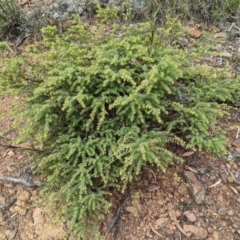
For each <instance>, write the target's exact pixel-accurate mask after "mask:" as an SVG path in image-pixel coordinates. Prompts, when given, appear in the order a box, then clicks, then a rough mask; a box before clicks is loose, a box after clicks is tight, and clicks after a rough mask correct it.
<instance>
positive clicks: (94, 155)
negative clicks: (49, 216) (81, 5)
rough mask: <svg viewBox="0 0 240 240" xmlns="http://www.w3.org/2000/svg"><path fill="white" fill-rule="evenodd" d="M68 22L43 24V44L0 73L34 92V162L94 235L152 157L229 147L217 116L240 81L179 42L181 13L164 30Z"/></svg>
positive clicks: (26, 136)
mask: <svg viewBox="0 0 240 240" xmlns="http://www.w3.org/2000/svg"><path fill="white" fill-rule="evenodd" d="M69 25H70V27H69V28H68V30H67V32H66V33H64V34H62V35H61V36H59V35H57V34H56V32H57V29H56V27H54V26H49V27H46V28H44V29H43V30H42V33H43V36H44V40H43V41H42V42H39V43H35V44H34V45H31V46H29V49H28V51H27V52H26V53H25V54H23V55H21V56H18V57H15V58H11V57H10V58H5V59H4V62H1V65H2V66H1V69H2V72H1V75H0V81H1V84H2V86H5V87H11V88H15V89H17V90H18V91H19V90H21V92H22V93H23V94H25V96H26V99H27V101H26V110H25V111H24V113H23V118H22V119H23V120H22V121H21V122H20V125H21V126H22V125H24V129H23V128H22V129H21V128H20V133H19V139H18V141H19V142H21V141H32V142H33V143H34V144H38V145H40V146H41V149H42V152H41V153H39V155H38V157H37V158H35V159H34V163H35V164H36V170H37V171H38V172H40V173H41V174H42V175H43V176H44V177H45V178H46V179H47V181H48V182H49V185H48V186H47V187H46V188H45V190H46V191H47V192H48V193H49V198H51V199H52V202H53V203H55V204H56V205H57V208H58V213H59V214H60V215H61V216H62V217H63V218H64V219H68V220H71V221H72V223H73V224H72V226H73V227H74V229H75V232H76V233H77V234H79V235H80V236H83V235H84V234H85V238H84V239H87V238H86V235H87V234H88V233H89V232H88V231H86V227H87V224H88V223H90V224H92V220H93V219H94V220H95V221H96V220H97V219H99V218H100V217H101V213H105V212H106V211H107V209H108V208H109V206H110V205H109V202H108V201H107V200H106V195H107V194H110V192H111V189H112V187H114V188H118V189H120V190H122V191H124V189H125V187H126V184H127V183H129V182H130V181H132V180H133V179H136V178H137V177H138V176H139V174H140V172H141V170H142V169H143V168H144V166H146V165H149V164H150V165H154V166H156V167H157V168H158V169H161V170H162V171H165V170H166V168H167V166H168V165H169V164H172V163H175V162H181V161H182V159H181V158H180V157H179V156H177V154H175V153H174V152H173V150H172V149H175V148H174V146H179V147H187V148H191V149H196V150H207V151H211V152H213V153H215V154H221V153H224V152H225V150H226V139H225V137H224V135H223V126H222V123H221V122H218V119H219V118H222V117H223V116H226V113H227V104H226V103H231V104H234V103H235V102H237V101H239V93H237V90H238V89H239V87H240V79H239V78H238V79H227V78H226V75H225V74H224V71H222V70H220V69H212V68H210V67H207V66H195V67H194V66H191V64H190V59H191V60H192V58H193V55H194V53H192V52H191V51H185V50H180V49H178V48H177V47H174V44H175V43H176V41H177V40H178V38H179V37H180V36H181V35H182V32H181V26H180V25H179V24H178V23H177V22H176V21H172V22H170V21H169V22H167V24H166V28H161V29H153V28H152V25H151V24H149V23H142V24H138V25H136V26H134V25H133V26H129V27H124V26H121V27H120V26H119V25H117V24H113V25H112V26H111V27H110V26H109V25H104V24H99V26H98V29H97V30H96V29H95V28H92V27H91V26H89V25H87V24H84V23H83V22H80V21H79V20H78V19H77V18H76V19H74V20H73V21H72V22H71V23H70V24H69ZM153 30H154V31H153ZM166 43H171V44H172V46H171V45H169V44H168V45H167V44H166ZM23 122H24V124H23ZM213 129H214V130H213ZM59 202H60V204H59ZM89 234H90V233H89ZM98 239H99V238H98Z"/></svg>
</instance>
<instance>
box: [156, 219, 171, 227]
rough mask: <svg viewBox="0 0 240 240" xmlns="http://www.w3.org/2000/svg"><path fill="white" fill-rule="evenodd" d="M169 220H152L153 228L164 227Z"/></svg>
mask: <svg viewBox="0 0 240 240" xmlns="http://www.w3.org/2000/svg"><path fill="white" fill-rule="evenodd" d="M168 222H169V218H159V219H157V220H156V221H155V222H154V228H155V229H160V228H163V227H165V226H166V225H167V224H168Z"/></svg>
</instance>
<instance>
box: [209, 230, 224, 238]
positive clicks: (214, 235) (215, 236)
mask: <svg viewBox="0 0 240 240" xmlns="http://www.w3.org/2000/svg"><path fill="white" fill-rule="evenodd" d="M211 237H212V239H213V240H221V239H222V238H221V237H220V233H219V232H217V231H214V232H213V234H212V236H211Z"/></svg>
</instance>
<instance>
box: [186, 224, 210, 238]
mask: <svg viewBox="0 0 240 240" xmlns="http://www.w3.org/2000/svg"><path fill="white" fill-rule="evenodd" d="M183 229H184V231H185V232H191V233H193V235H194V236H195V238H196V239H206V237H207V236H208V232H207V230H206V229H205V228H203V227H196V226H194V225H183Z"/></svg>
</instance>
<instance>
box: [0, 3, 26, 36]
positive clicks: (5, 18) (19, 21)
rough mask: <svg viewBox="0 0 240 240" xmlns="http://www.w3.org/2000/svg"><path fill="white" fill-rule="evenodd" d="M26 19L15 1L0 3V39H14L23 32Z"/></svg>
mask: <svg viewBox="0 0 240 240" xmlns="http://www.w3.org/2000/svg"><path fill="white" fill-rule="evenodd" d="M25 22H26V17H25V15H24V13H23V12H22V10H21V8H20V6H19V5H18V3H17V1H16V0H1V1H0V38H1V39H5V38H6V37H8V38H9V37H10V38H11V37H13V36H14V37H16V36H19V35H21V34H22V32H23V31H24V29H23V25H24V23H25Z"/></svg>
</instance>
